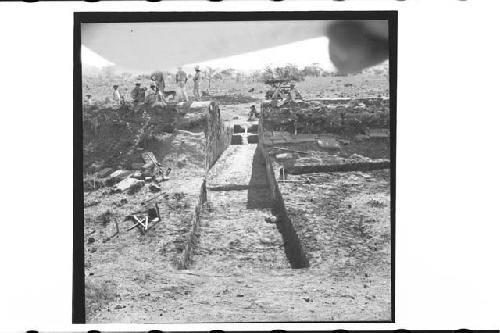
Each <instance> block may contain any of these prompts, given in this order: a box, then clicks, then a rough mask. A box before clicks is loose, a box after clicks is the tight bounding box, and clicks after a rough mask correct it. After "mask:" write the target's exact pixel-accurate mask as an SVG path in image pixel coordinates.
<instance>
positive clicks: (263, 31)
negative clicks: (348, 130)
mask: <svg viewBox="0 0 500 333" xmlns="http://www.w3.org/2000/svg"><path fill="white" fill-rule="evenodd" d="M328 23H329V21H313V20H310V21H239V22H233V21H228V22H148V23H144V22H143V23H85V24H82V62H83V63H84V64H87V65H94V66H104V65H106V64H109V63H112V64H114V65H116V67H117V68H118V69H119V70H123V71H130V72H148V71H153V70H172V69H175V68H176V67H177V66H186V65H187V66H188V67H190V66H192V65H194V64H200V65H201V66H212V67H223V68H229V67H233V68H235V69H243V70H245V69H247V70H248V69H258V68H263V67H265V65H266V64H268V63H269V62H275V63H280V64H286V63H294V64H297V65H299V66H303V65H306V64H311V63H314V62H318V63H327V62H328V61H327V59H328V49H327V45H328V41H327V39H326V38H324V37H323V36H324V34H325V30H326V27H327V25H328Z"/></svg>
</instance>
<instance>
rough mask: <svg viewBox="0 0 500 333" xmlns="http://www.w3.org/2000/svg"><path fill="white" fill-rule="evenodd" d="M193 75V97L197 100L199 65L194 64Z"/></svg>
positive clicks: (198, 94) (198, 93)
mask: <svg viewBox="0 0 500 333" xmlns="http://www.w3.org/2000/svg"><path fill="white" fill-rule="evenodd" d="M194 71H195V73H194V77H193V82H194V88H193V95H194V98H195V99H196V100H197V101H198V100H199V99H200V80H201V76H200V66H198V65H196V66H195V67H194Z"/></svg>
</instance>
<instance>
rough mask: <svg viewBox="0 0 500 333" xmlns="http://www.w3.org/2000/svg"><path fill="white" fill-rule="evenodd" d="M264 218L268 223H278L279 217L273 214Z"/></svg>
mask: <svg viewBox="0 0 500 333" xmlns="http://www.w3.org/2000/svg"><path fill="white" fill-rule="evenodd" d="M264 220H265V221H266V223H276V222H277V221H278V218H277V217H276V216H274V215H271V216H267V217H266V218H264Z"/></svg>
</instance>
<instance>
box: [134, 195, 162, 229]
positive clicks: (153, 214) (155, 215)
mask: <svg viewBox="0 0 500 333" xmlns="http://www.w3.org/2000/svg"><path fill="white" fill-rule="evenodd" d="M125 221H133V222H134V225H133V226H131V227H130V228H128V229H127V231H130V230H132V229H134V228H136V227H138V228H139V231H140V232H141V234H145V233H146V232H147V231H148V229H149V228H150V227H151V225H150V224H149V223H150V222H154V223H155V224H156V223H158V222H160V221H161V217H160V208H159V207H158V204H157V203H155V205H154V207H151V208H148V209H147V211H146V212H145V213H141V212H137V213H133V214H131V215H127V216H126V217H125Z"/></svg>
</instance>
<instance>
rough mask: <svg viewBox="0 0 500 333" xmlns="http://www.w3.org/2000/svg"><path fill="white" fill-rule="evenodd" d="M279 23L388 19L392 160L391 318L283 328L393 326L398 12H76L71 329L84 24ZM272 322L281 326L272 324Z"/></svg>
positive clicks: (77, 266)
mask: <svg viewBox="0 0 500 333" xmlns="http://www.w3.org/2000/svg"><path fill="white" fill-rule="evenodd" d="M281 20H300V21H302V20H388V22H389V93H390V95H389V101H390V158H391V161H390V163H391V319H390V320H382V321H293V322H285V323H395V282H396V281H395V276H396V275H395V258H396V256H395V248H396V237H395V235H396V226H395V224H396V216H395V212H396V105H397V104H396V103H397V42H398V13H397V11H394V10H392V11H301V12H286V11H283V12H75V13H74V29H73V290H72V299H73V304H72V322H73V324H84V323H85V275H84V211H83V208H84V207H83V205H84V199H83V124H82V108H83V106H82V66H81V24H82V23H127V22H189V21H199V22H201V21H281ZM245 323H252V322H245ZM254 323H262V322H254ZM269 323H279V322H271V321H269Z"/></svg>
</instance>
